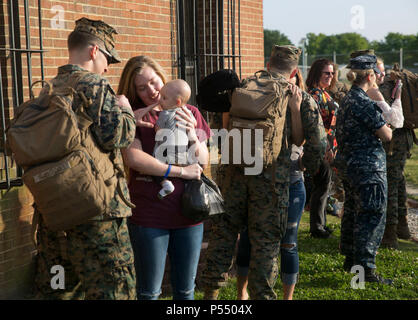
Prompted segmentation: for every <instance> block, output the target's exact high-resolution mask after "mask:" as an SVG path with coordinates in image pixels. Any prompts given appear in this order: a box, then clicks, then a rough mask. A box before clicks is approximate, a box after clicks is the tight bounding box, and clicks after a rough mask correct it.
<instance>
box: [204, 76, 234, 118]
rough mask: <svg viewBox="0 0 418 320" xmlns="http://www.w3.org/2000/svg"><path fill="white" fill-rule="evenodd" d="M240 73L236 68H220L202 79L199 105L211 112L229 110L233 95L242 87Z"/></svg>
mask: <svg viewBox="0 0 418 320" xmlns="http://www.w3.org/2000/svg"><path fill="white" fill-rule="evenodd" d="M240 86H241V83H240V81H239V78H238V75H237V73H236V72H235V71H234V70H231V69H222V70H218V71H216V72H214V73H211V74H210V75H208V76H206V77H205V78H203V79H202V81H200V83H199V86H198V88H197V89H198V94H197V96H196V99H197V104H198V106H199V107H200V108H201V109H203V110H206V111H209V112H229V109H230V108H231V95H232V92H233V91H234V89H235V88H237V87H240Z"/></svg>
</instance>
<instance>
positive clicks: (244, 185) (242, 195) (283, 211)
mask: <svg viewBox="0 0 418 320" xmlns="http://www.w3.org/2000/svg"><path fill="white" fill-rule="evenodd" d="M226 179H229V182H228V183H226V184H227V185H228V187H227V189H226V190H225V188H224V185H225V184H224V183H223V182H220V186H221V188H222V192H223V195H224V199H225V207H226V212H225V213H224V214H222V215H219V216H218V217H216V218H215V219H214V220H213V222H212V230H211V233H210V236H209V246H208V250H207V261H206V268H205V270H204V272H203V275H202V282H203V285H204V286H205V288H207V289H218V288H219V287H220V286H223V285H225V282H226V278H227V274H228V271H229V270H230V268H231V266H232V262H233V256H234V253H235V244H236V240H237V236H238V233H240V232H241V231H242V230H243V228H244V227H245V226H248V234H249V239H250V243H251V261H250V266H249V274H248V289H249V292H250V296H251V298H252V299H276V298H277V296H276V294H275V292H274V290H273V287H274V285H275V283H276V281H277V277H278V263H277V262H278V261H277V258H278V255H279V253H280V240H281V239H282V237H283V235H284V233H285V229H286V224H287V202H288V198H289V196H288V195H289V193H288V188H289V185H288V184H287V183H275V186H273V184H272V180H271V176H269V175H267V174H265V173H261V174H260V175H256V176H254V175H253V176H250V175H248V176H246V175H244V173H243V171H242V169H240V168H236V167H233V166H230V167H228V169H227V173H226Z"/></svg>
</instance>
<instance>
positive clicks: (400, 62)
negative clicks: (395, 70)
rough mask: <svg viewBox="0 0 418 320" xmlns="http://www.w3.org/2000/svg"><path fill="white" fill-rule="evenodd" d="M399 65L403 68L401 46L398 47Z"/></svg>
mask: <svg viewBox="0 0 418 320" xmlns="http://www.w3.org/2000/svg"><path fill="white" fill-rule="evenodd" d="M399 67H400V68H401V70H402V69H403V48H401V49H399Z"/></svg>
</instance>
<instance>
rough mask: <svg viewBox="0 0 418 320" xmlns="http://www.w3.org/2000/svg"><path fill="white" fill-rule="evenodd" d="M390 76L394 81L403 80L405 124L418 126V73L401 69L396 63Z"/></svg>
mask: <svg viewBox="0 0 418 320" xmlns="http://www.w3.org/2000/svg"><path fill="white" fill-rule="evenodd" d="M390 78H391V79H392V80H393V81H396V80H398V79H400V80H401V81H402V84H403V87H402V95H401V101H402V110H403V115H404V118H405V124H404V126H405V127H407V128H410V129H415V128H418V75H417V74H416V73H413V72H411V71H409V70H407V69H402V70H400V68H399V65H398V64H395V65H394V67H393V70H391V71H390Z"/></svg>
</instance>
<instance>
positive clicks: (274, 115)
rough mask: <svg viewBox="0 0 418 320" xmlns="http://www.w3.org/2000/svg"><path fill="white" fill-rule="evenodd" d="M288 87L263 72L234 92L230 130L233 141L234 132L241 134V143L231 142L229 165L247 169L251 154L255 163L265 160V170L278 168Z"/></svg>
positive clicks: (278, 79) (250, 78)
mask: <svg viewBox="0 0 418 320" xmlns="http://www.w3.org/2000/svg"><path fill="white" fill-rule="evenodd" d="M288 85H289V84H288V82H287V81H285V79H284V78H275V77H273V75H272V74H271V73H269V72H267V71H264V70H260V71H258V72H256V73H255V74H254V76H251V77H249V78H247V79H245V80H244V81H243V82H242V85H241V87H240V88H236V89H235V91H234V92H233V94H232V100H231V109H230V110H229V114H230V119H229V128H228V129H229V130H230V135H231V136H232V137H233V136H234V134H233V133H232V131H231V130H234V129H236V130H238V132H239V135H240V139H239V140H240V143H239V144H237V143H236V141H235V138H234V139H232V142H233V143H231V141H229V143H228V144H227V145H229V161H230V162H229V163H233V164H237V165H241V166H243V167H248V166H249V163H248V161H246V159H247V160H248V156H249V153H250V155H251V156H253V157H254V159H257V158H258V159H262V161H263V168H267V167H269V166H271V165H272V164H275V161H276V159H277V157H278V155H279V153H280V150H281V147H282V138H283V134H284V130H285V120H286V111H287V104H288V101H289V92H290V91H289V90H288ZM257 130H258V133H257ZM260 133H262V137H261V136H260ZM257 136H258V138H257ZM260 138H261V139H260ZM257 139H259V140H257ZM237 156H238V157H237ZM237 158H238V159H237ZM237 160H238V161H237ZM239 160H240V161H239Z"/></svg>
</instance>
